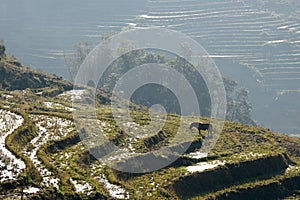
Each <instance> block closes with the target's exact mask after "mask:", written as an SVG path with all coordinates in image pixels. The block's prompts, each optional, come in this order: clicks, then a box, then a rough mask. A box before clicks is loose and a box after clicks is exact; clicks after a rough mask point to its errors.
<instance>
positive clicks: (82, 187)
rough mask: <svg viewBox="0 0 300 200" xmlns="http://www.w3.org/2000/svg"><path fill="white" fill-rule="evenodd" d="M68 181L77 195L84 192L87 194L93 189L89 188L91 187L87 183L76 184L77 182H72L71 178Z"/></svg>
mask: <svg viewBox="0 0 300 200" xmlns="http://www.w3.org/2000/svg"><path fill="white" fill-rule="evenodd" d="M70 181H71V183H72V184H73V185H74V187H75V190H76V192H77V193H86V192H89V191H91V190H92V189H93V188H92V187H91V185H90V184H89V183H87V182H83V183H78V181H76V180H73V179H72V178H71V179H70Z"/></svg>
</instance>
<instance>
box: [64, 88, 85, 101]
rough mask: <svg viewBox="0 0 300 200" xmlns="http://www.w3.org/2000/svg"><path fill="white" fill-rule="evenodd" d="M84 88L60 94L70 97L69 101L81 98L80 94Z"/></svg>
mask: <svg viewBox="0 0 300 200" xmlns="http://www.w3.org/2000/svg"><path fill="white" fill-rule="evenodd" d="M84 92H86V90H70V91H67V92H64V93H62V94H60V95H59V96H61V97H71V101H74V100H81V97H82V95H83V94H84Z"/></svg>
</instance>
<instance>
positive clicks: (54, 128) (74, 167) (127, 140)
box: [0, 91, 300, 199]
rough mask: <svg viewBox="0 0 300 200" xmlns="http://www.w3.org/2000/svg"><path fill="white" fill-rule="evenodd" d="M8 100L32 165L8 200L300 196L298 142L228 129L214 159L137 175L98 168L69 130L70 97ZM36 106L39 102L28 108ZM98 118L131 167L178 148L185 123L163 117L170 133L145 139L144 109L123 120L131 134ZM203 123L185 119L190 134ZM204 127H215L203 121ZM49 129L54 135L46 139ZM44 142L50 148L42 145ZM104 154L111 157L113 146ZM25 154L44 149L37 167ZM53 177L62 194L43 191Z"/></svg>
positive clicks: (0, 190)
mask: <svg viewBox="0 0 300 200" xmlns="http://www.w3.org/2000/svg"><path fill="white" fill-rule="evenodd" d="M6 94H9V95H12V96H14V97H15V98H13V99H12V100H11V101H9V102H7V100H6V99H5V98H6V97H7V96H5V95H4V97H3V95H2V97H3V98H1V105H2V107H3V106H8V107H9V108H6V109H9V110H11V111H13V112H16V113H18V114H19V115H21V116H22V117H23V118H24V122H23V125H22V126H21V127H20V128H18V129H17V130H16V131H15V132H14V133H13V134H11V135H9V137H8V138H7V140H6V145H7V147H8V148H9V149H10V151H11V152H13V153H14V154H15V155H16V156H17V157H18V158H21V159H22V160H23V161H24V162H25V164H26V169H25V170H24V171H23V172H22V173H21V174H20V175H19V178H18V179H17V180H15V181H9V182H3V183H0V196H1V197H3V198H4V199H5V198H6V197H8V195H7V193H10V194H14V195H15V198H21V195H22V191H25V190H24V189H26V188H28V187H34V188H38V192H36V193H29V194H28V193H25V194H23V195H24V197H27V198H29V199H30V198H33V197H35V198H46V199H47V198H48V199H49V198H54V197H55V198H57V199H62V198H63V197H64V198H78V199H93V198H100V199H105V198H108V199H120V198H130V199H170V198H172V199H180V198H191V199H204V198H206V199H215V198H223V197H225V196H229V197H232V199H238V198H240V197H244V196H247V195H252V197H253V198H255V197H257V198H259V197H261V196H256V195H259V194H262V193H265V192H267V194H269V193H268V191H273V190H276V191H277V192H278V193H274V195H278V196H282V197H290V196H293V195H294V196H295V195H297V191H299V190H300V188H298V185H297V184H296V183H297V182H299V177H300V172H299V166H300V141H299V139H296V138H289V137H288V136H286V135H281V134H276V133H272V132H270V131H269V130H267V129H263V128H256V127H250V126H244V125H241V124H237V123H232V122H226V123H225V126H224V129H223V133H222V135H221V136H220V138H219V140H218V142H217V144H216V146H215V147H214V149H213V150H212V151H211V152H210V153H209V155H208V156H207V157H202V158H201V157H193V156H190V154H186V155H184V156H182V157H181V158H180V159H178V160H177V161H176V162H175V163H173V164H172V165H170V166H167V167H165V168H164V169H161V170H158V171H155V172H151V173H146V174H130V173H124V172H119V171H116V170H113V169H111V168H110V167H109V166H107V165H106V163H105V162H102V161H103V160H102V161H101V159H102V158H101V159H100V160H96V159H95V158H94V157H93V156H92V155H91V154H90V153H89V151H88V150H87V148H86V146H85V145H84V143H82V141H81V140H80V137H79V135H78V132H77V131H76V129H75V127H74V126H73V125H71V126H69V125H66V123H70V124H72V123H73V122H72V121H73V120H72V113H71V111H70V110H69V109H66V107H67V108H71V103H70V99H69V101H66V99H65V97H64V96H56V97H53V98H50V97H48V98H46V99H44V98H42V97H39V96H37V95H35V94H34V92H30V91H27V92H20V91H14V92H9V93H7V92H6ZM28 98H32V99H36V101H35V102H33V101H26V99H28ZM44 102H52V104H49V103H48V104H45V103H44ZM57 105H59V106H57ZM24 111H27V113H30V114H25V112H24ZM97 117H98V119H97V121H98V122H97V123H98V124H99V126H100V127H101V129H102V130H103V132H104V133H105V136H106V137H107V138H108V139H109V141H111V142H113V143H114V144H115V145H117V146H119V147H120V148H121V149H123V150H124V151H125V152H127V153H126V154H124V155H119V157H122V156H123V157H122V159H123V161H126V160H128V159H129V160H130V159H134V158H135V157H136V156H139V154H140V153H150V152H151V150H155V149H159V148H161V147H162V146H164V145H165V144H166V143H167V142H168V141H172V140H174V138H176V137H175V135H174V133H176V130H177V129H178V123H179V121H180V117H179V116H177V115H167V116H165V117H166V119H167V123H166V124H163V126H161V120H160V118H161V117H162V116H160V114H157V115H154V117H153V116H152V120H153V122H154V124H157V129H158V130H160V129H161V128H162V130H163V131H162V132H161V133H160V132H159V131H158V130H155V131H153V130H145V131H144V132H143V134H142V133H141V134H138V135H134V134H132V133H131V132H130V130H132V129H134V127H136V126H137V125H138V124H141V125H145V124H148V123H149V122H150V116H149V114H148V113H147V112H146V111H145V110H143V109H137V110H133V111H132V113H131V117H132V118H133V119H134V122H132V123H128V120H127V119H126V118H120V119H122V120H123V122H122V121H121V124H123V125H124V127H125V132H122V131H121V128H120V127H118V126H117V124H116V122H115V121H114V120H113V116H112V112H111V109H110V108H108V107H106V106H100V107H98V109H97ZM53 120H54V121H53ZM196 120H198V118H196V117H183V118H182V121H183V124H185V125H184V126H188V125H189V123H190V122H191V121H196ZM42 121H44V122H45V123H42ZM51 121H53V123H50V122H51ZM201 121H203V122H208V121H209V120H208V119H204V118H203V119H201ZM54 122H56V124H55V123H54ZM47 124H48V125H47ZM41 127H43V128H41ZM126 127H127V128H128V129H126ZM44 129H45V131H46V132H44V133H43V132H41V130H44ZM58 130H59V132H58ZM43 134H45V136H44V138H46V139H45V140H41V139H42V138H43V137H41V136H42V135H43ZM47 135H48V136H47ZM196 135H197V134H196ZM137 136H138V137H137ZM176 140H177V142H179V143H180V142H181V143H182V142H188V141H189V139H186V138H185V137H183V134H182V137H181V134H180V133H179V136H178V138H177V139H176ZM201 140H202V139H201V138H200V137H199V136H196V137H193V138H192V141H193V143H192V144H193V145H192V146H193V148H191V149H190V152H197V151H198V149H199V147H200V146H201V143H202V141H201ZM39 141H40V142H39ZM192 141H191V142H192ZM175 144H176V143H175ZM100 148H102V149H103V148H104V149H103V150H105V146H104V147H103V146H100ZM24 149H25V150H27V152H31V151H32V152H34V150H35V149H36V150H37V153H36V156H37V160H35V159H34V157H33V156H32V155H33V154H26V153H25V154H24V153H23V152H24ZM124 156H125V157H124ZM108 158H111V159H112V157H109V156H108ZM116 158H118V157H116ZM116 158H115V159H116ZM124 159H125V160H124ZM112 160H113V159H112ZM117 163H118V162H117ZM46 172H47V173H46ZM49 174H51V175H50V176H49ZM48 176H49V177H52V178H55V179H57V180H58V182H57V184H58V188H56V187H55V185H51V184H48V185H47V184H43V180H44V181H45V178H46V180H48V179H47V177H48ZM50 180H51V179H50ZM190 183H194V184H190ZM190 185H191V186H190Z"/></svg>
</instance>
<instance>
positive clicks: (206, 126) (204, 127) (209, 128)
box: [190, 122, 213, 139]
mask: <svg viewBox="0 0 300 200" xmlns="http://www.w3.org/2000/svg"><path fill="white" fill-rule="evenodd" d="M193 127H195V128H197V129H198V131H199V135H201V136H202V138H203V139H204V138H205V136H204V135H202V134H201V130H207V132H208V136H209V137H210V136H211V132H212V128H213V127H212V125H211V124H201V123H199V122H193V123H191V125H190V130H191V129H192V128H193Z"/></svg>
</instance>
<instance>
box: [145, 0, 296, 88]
mask: <svg viewBox="0 0 300 200" xmlns="http://www.w3.org/2000/svg"><path fill="white" fill-rule="evenodd" d="M249 2H250V1H249ZM249 2H248V1H243V0H234V1H223V0H213V1H205V0H200V1H199V0H191V1H174V0H166V1H161V0H151V1H149V4H148V7H149V10H150V11H149V13H148V14H147V15H142V16H140V20H141V22H142V23H141V24H145V25H152V26H153V25H154V26H164V27H168V28H171V29H175V30H180V31H182V32H184V33H187V34H188V35H190V36H192V37H193V38H195V39H196V40H198V41H199V42H200V44H202V45H203V46H204V48H205V49H206V50H207V51H208V52H209V54H210V55H211V56H212V57H213V58H214V59H216V60H221V63H222V65H226V62H222V60H223V61H226V60H231V61H234V62H238V63H239V64H242V65H244V66H246V67H248V68H251V69H252V70H253V72H255V75H256V79H257V81H259V82H260V83H261V84H262V85H263V86H266V87H267V88H269V89H273V90H279V91H281V90H290V91H298V90H299V89H300V88H299V85H300V82H299V81H300V80H299V73H300V56H299V55H300V48H299V46H300V25H299V24H300V23H299V22H300V19H299V16H298V17H288V16H286V15H283V14H282V13H281V14H280V13H279V14H277V13H276V12H275V11H274V10H272V8H271V2H269V4H270V6H269V7H270V9H269V10H268V7H267V6H266V7H263V6H262V5H261V4H259V3H253V2H252V1H251V3H249ZM281 3H282V2H281ZM269 4H268V5H269ZM282 4H283V5H285V3H284V2H283V3H282ZM286 4H288V3H286ZM288 5H290V7H293V5H294V4H292V3H291V4H288ZM263 8H265V9H263ZM294 14H295V13H294ZM296 16H297V15H296ZM230 65H232V63H230V64H229V65H228V66H226V67H231V66H230ZM223 67H224V66H223Z"/></svg>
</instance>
